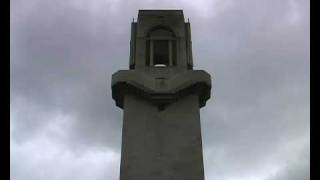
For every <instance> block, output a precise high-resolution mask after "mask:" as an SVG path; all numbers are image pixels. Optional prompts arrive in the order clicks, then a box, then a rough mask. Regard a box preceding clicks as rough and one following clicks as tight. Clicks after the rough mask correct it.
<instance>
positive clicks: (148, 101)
mask: <svg viewBox="0 0 320 180" xmlns="http://www.w3.org/2000/svg"><path fill="white" fill-rule="evenodd" d="M111 87H112V98H113V99H114V100H115V102H116V105H117V106H118V107H120V108H122V109H123V129H122V147H121V165H120V180H204V170H203V157H202V142H201V141H202V140H201V126H200V112H199V111H200V108H201V107H204V106H205V104H206V101H207V100H208V99H209V98H210V91H211V78H210V75H209V74H208V73H206V72H205V71H203V70H193V59H192V46H191V30H190V23H189V22H185V20H184V16H183V11H182V10H139V14H138V19H137V21H136V22H132V24H131V41H130V63H129V70H120V71H118V72H116V73H114V74H113V75H112V84H111Z"/></svg>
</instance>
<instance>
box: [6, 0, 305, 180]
mask: <svg viewBox="0 0 320 180" xmlns="http://www.w3.org/2000/svg"><path fill="white" fill-rule="evenodd" d="M309 6H310V3H309V1H307V0H259V1H257V0H197V1H195V0H185V1H182V0H175V1H173V0H163V1H155V0H138V1H133V0H130V1H129V0H128V1H125V0H90V1H88V0H63V1H62V0H60V1H59V0H28V1H24V0H11V17H10V19H11V22H10V28H11V29H10V31H11V35H10V39H11V41H10V49H11V50H10V55H11V60H10V73H11V77H10V82H11V85H10V90H11V96H10V99H11V103H10V106H11V110H10V114H11V119H10V124H11V127H10V139H11V144H10V147H11V150H10V151H11V155H10V168H11V170H10V175H11V179H12V180H43V179H46V180H88V179H92V180H106V179H108V180H117V179H118V178H119V167H120V148H121V146H120V144H121V125H122V110H121V109H119V108H117V107H116V106H115V104H114V102H113V100H112V98H111V88H110V83H111V82H110V80H111V75H112V73H114V72H115V71H117V70H119V69H128V61H129V40H130V23H131V21H132V18H133V17H135V18H136V17H137V13H138V9H166V8H169V9H183V10H184V14H185V17H186V18H188V17H189V18H190V22H191V28H192V41H193V55H194V64H195V69H204V70H206V71H207V72H209V73H210V74H211V75H212V77H213V89H212V92H213V98H212V99H210V100H209V101H208V102H207V105H206V107H204V108H202V109H201V125H202V136H203V148H204V165H205V177H206V180H217V179H218V180H308V179H310V173H309V160H310V149H309V146H310V138H309V128H310V123H309V117H310V106H309V103H310V97H309V95H310V94H309V84H310V79H309V73H310V69H309V65H310V63H309V58H310V53H309V49H310V46H309V42H310V38H309V35H310V33H309V25H310V23H309V20H310V17H309V11H310V7H309Z"/></svg>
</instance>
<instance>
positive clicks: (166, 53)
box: [130, 9, 193, 70]
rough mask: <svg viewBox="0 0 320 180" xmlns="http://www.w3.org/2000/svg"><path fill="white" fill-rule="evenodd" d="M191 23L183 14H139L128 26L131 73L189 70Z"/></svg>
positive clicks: (149, 11) (148, 12)
mask: <svg viewBox="0 0 320 180" xmlns="http://www.w3.org/2000/svg"><path fill="white" fill-rule="evenodd" d="M192 61H193V60H192V47H191V32H190V23H189V22H185V19H184V15H183V11H182V10H154V9H148V10H146V9H143V10H139V14H138V19H137V21H136V22H132V24H131V41H130V69H146V68H147V69H148V68H159V67H162V68H164V67H165V68H171V69H186V70H187V69H192V67H193V62H192Z"/></svg>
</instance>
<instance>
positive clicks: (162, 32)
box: [146, 27, 177, 67]
mask: <svg viewBox="0 0 320 180" xmlns="http://www.w3.org/2000/svg"><path fill="white" fill-rule="evenodd" d="M176 46H177V43H176V37H175V34H174V33H173V32H172V31H171V30H170V29H168V28H165V27H155V28H152V29H151V30H150V31H149V32H148V34H147V41H146V65H147V66H153V67H168V66H175V65H176V64H177V62H176V61H177V47H176Z"/></svg>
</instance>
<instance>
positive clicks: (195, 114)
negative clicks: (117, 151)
mask: <svg viewBox="0 0 320 180" xmlns="http://www.w3.org/2000/svg"><path fill="white" fill-rule="evenodd" d="M123 120H124V121H123V134H122V154H121V168H120V171H121V172H120V180H203V179H204V171H203V158H202V143H201V127H200V115H199V104H198V97H197V95H188V96H185V97H184V98H182V99H180V100H179V101H176V102H174V103H172V104H169V105H167V106H165V107H164V109H163V110H160V109H159V107H158V106H157V105H155V104H152V103H150V102H149V101H147V100H145V99H144V98H141V97H137V96H134V95H127V96H125V99H124V117H123Z"/></svg>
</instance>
